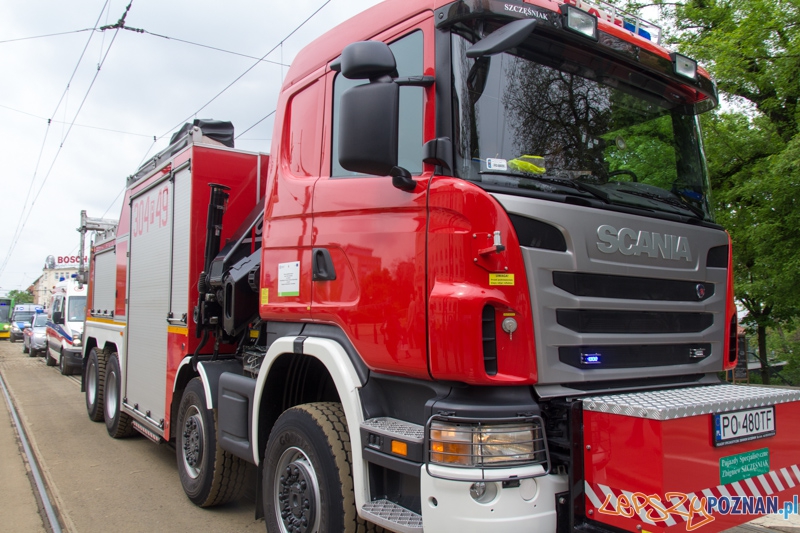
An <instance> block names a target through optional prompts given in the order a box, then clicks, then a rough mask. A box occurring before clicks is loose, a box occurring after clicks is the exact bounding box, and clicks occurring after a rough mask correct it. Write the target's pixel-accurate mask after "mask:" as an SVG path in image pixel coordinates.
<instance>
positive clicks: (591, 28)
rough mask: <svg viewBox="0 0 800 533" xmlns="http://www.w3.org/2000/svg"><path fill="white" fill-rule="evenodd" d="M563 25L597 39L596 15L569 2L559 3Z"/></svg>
mask: <svg viewBox="0 0 800 533" xmlns="http://www.w3.org/2000/svg"><path fill="white" fill-rule="evenodd" d="M561 13H562V14H563V15H564V27H565V28H567V29H568V30H571V31H573V32H575V33H579V34H581V35H583V36H585V37H588V38H590V39H594V40H595V41H596V40H597V17H595V16H594V15H591V14H589V13H587V12H586V11H581V10H580V9H578V8H577V7H575V6H571V5H569V4H562V5H561Z"/></svg>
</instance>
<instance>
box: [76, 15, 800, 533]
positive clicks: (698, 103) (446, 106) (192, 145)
mask: <svg viewBox="0 0 800 533" xmlns="http://www.w3.org/2000/svg"><path fill="white" fill-rule="evenodd" d="M659 33H660V31H659V29H658V28H657V27H656V26H653V25H651V24H648V23H647V22H645V21H642V20H641V19H638V18H636V17H631V16H629V15H627V14H624V13H620V12H617V11H615V10H613V8H610V7H608V6H592V5H587V4H583V3H581V2H577V1H575V2H573V1H570V2H568V3H563V4H562V3H558V2H553V1H549V0H525V1H521V0H505V1H494V0H459V1H455V2H451V1H449V0H388V1H386V2H383V3H381V4H379V5H377V6H375V7H374V8H372V9H370V10H368V11H366V12H364V13H362V14H360V15H358V16H356V17H355V18H353V19H352V20H350V21H347V22H345V23H343V24H342V25H341V26H339V27H337V28H335V29H333V30H331V31H330V32H328V33H326V34H325V35H323V36H321V37H320V38H318V39H317V40H316V41H314V42H313V43H311V44H310V45H308V46H307V47H306V48H305V49H304V50H303V51H301V52H300V53H299V55H298V56H297V58H296V59H295V60H294V62H293V64H292V66H291V68H290V69H289V72H288V74H287V76H286V79H285V81H284V84H283V88H282V91H281V93H280V99H279V102H278V105H277V112H276V115H275V117H276V118H275V130H274V134H273V141H272V150H271V154H270V155H269V156H267V155H264V154H258V153H248V152H244V151H240V150H237V149H235V148H234V146H233V138H234V133H233V126H232V125H231V124H230V123H226V122H220V121H213V120H195V121H194V123H192V124H187V125H186V126H185V127H184V128H183V129H181V130H180V131H179V132H177V133H176V134H175V135H174V136H173V138H172V140H171V141H172V142H171V144H170V146H169V147H168V148H167V149H165V150H164V151H162V152H161V153H159V154H158V155H157V156H155V157H154V158H153V159H151V160H150V161H148V162H147V163H145V164H144V166H142V168H140V169H139V170H138V171H137V172H136V173H135V174H133V175H132V176H130V177H129V178H128V182H127V185H128V186H127V192H126V195H125V201H124V205H123V208H122V213H121V216H120V218H119V223H118V227H117V228H116V231H115V232H112V231H109V232H106V234H105V237H103V238H99V239H97V240H96V242H95V243H94V245H93V250H92V255H91V280H90V292H89V302H88V305H87V307H88V309H89V313H88V317H87V320H86V327H85V333H84V374H83V385H84V389H85V392H86V404H87V409H88V412H89V416H90V417H91V418H92V419H93V420H96V421H102V420H104V421H105V424H106V427H107V429H108V432H109V434H110V435H111V436H112V437H115V438H118V437H124V436H126V435H130V434H131V433H132V432H133V431H137V432H139V433H142V434H144V435H145V436H147V437H149V438H150V439H152V440H153V441H156V442H172V443H174V445H175V449H176V460H177V465H178V471H179V473H180V479H181V483H182V485H183V488H184V490H185V492H186V494H187V496H188V497H189V498H190V499H191V500H192V501H193V502H194V503H196V504H197V505H199V506H203V507H206V506H212V505H216V504H220V503H223V502H226V501H229V500H231V499H233V498H236V497H238V495H239V494H240V493H241V490H242V488H243V487H244V484H245V483H244V480H245V479H246V478H248V470H250V469H253V468H257V472H258V475H257V476H256V478H257V480H258V484H257V489H256V490H257V512H258V513H259V514H260V515H261V516H264V518H265V520H266V527H267V530H268V531H271V532H278V531H280V532H314V531H320V532H339V531H356V530H364V529H371V528H374V527H375V526H380V527H384V528H387V529H389V530H392V531H398V532H414V531H422V530H423V529H424V530H425V531H427V532H437V531H462V532H467V531H487V530H489V528H493V527H503V528H505V529H506V530H508V531H554V532H555V531H558V532H561V531H572V530H582V531H618V530H628V531H643V530H644V531H666V530H689V531H690V530H693V529H697V528H703V531H709V532H710V531H718V530H721V529H724V528H728V527H731V526H732V525H735V524H737V523H741V522H744V521H747V520H751V519H752V518H753V517H754V516H755V515H756V514H763V513H765V512H775V511H776V510H777V509H778V507H779V506H780V509H785V508H786V507H785V505H786V504H788V505H791V504H792V501H794V502H796V501H797V500H796V499H794V500H793V498H794V497H795V496H796V495H797V494H798V493H800V470H798V462H800V460H798V457H800V454H799V453H798V444H797V443H798V442H800V439H798V437H800V430H798V429H797V426H796V424H794V423H793V420H797V417H798V416H800V392H798V391H794V390H785V389H777V388H766V387H748V386H734V385H729V384H725V383H720V381H719V378H718V375H719V374H720V373H721V372H723V371H724V370H727V369H731V368H734V367H735V365H736V326H737V321H736V309H735V307H734V302H733V286H732V271H731V244H730V242H729V238H728V235H727V234H726V233H725V231H724V230H723V228H721V227H720V226H719V225H717V224H716V223H715V222H714V218H713V213H712V211H711V207H710V205H711V202H710V191H709V184H708V176H707V171H706V164H705V160H704V156H703V148H702V144H701V135H700V131H699V128H698V119H697V116H698V114H700V113H702V112H704V111H707V110H709V109H712V108H713V107H714V106H715V105H716V103H717V92H716V89H715V86H714V84H713V83H712V81H711V80H710V78H709V76H708V74H707V73H706V72H705V71H704V70H703V69H701V68H699V67H698V66H697V64H696V62H694V61H693V60H691V59H690V58H687V57H684V56H682V55H680V54H676V53H670V52H668V51H667V50H666V49H664V48H662V47H661V46H660V45H659V44H658V40H659ZM795 505H796V503H795ZM795 512H796V508H795Z"/></svg>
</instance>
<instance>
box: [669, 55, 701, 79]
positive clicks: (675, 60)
mask: <svg viewBox="0 0 800 533" xmlns="http://www.w3.org/2000/svg"><path fill="white" fill-rule="evenodd" d="M670 58H671V59H672V65H673V67H674V68H675V74H677V75H678V76H683V77H684V78H689V79H690V80H696V79H697V61H695V60H694V59H689V58H688V57H686V56H684V55H681V54H676V53H675V52H673V53H671V54H670Z"/></svg>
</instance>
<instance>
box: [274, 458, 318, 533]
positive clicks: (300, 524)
mask: <svg viewBox="0 0 800 533" xmlns="http://www.w3.org/2000/svg"><path fill="white" fill-rule="evenodd" d="M274 484H275V486H274V489H275V491H274V493H275V502H274V503H275V512H276V513H277V515H278V516H277V519H278V523H279V524H280V527H281V532H282V533H289V532H291V533H306V532H310V531H317V530H318V529H319V510H320V508H321V507H320V505H321V502H320V496H319V483H318V481H317V474H316V472H315V471H314V465H312V464H311V460H310V459H309V458H308V456H307V455H306V453H305V452H304V451H303V450H301V449H300V448H294V447H292V448H288V449H287V450H286V451H284V452H283V454H281V458H280V459H279V460H278V464H277V466H276V468H275V480H274Z"/></svg>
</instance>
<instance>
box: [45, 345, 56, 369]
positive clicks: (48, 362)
mask: <svg viewBox="0 0 800 533" xmlns="http://www.w3.org/2000/svg"><path fill="white" fill-rule="evenodd" d="M44 359H45V361H44V363H45V364H46V365H47V366H56V360H55V359H53V356H52V355H50V346H48V347H47V348H45V349H44Z"/></svg>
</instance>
